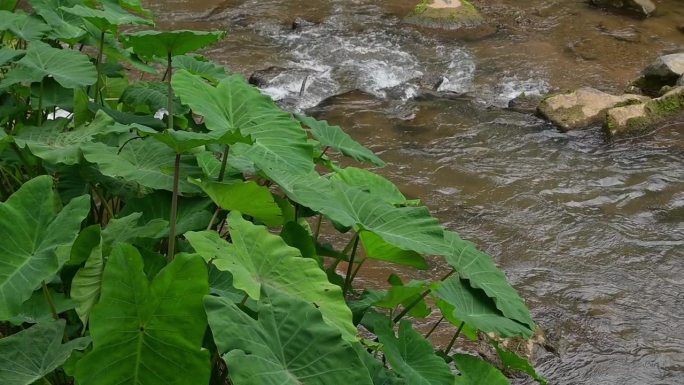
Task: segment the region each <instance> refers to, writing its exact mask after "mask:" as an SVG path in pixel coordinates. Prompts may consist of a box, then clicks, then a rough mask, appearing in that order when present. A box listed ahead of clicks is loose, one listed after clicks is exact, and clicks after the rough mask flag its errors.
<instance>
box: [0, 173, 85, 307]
mask: <svg viewBox="0 0 684 385" xmlns="http://www.w3.org/2000/svg"><path fill="white" fill-rule="evenodd" d="M89 210H90V198H89V197H88V196H81V197H78V198H76V199H73V200H72V201H71V202H69V204H67V205H66V206H65V207H64V208H63V209H62V210H61V211H60V210H59V197H58V196H57V195H56V194H55V192H54V191H53V189H52V178H50V177H49V176H40V177H37V178H34V179H32V180H30V181H28V182H26V183H24V185H23V186H21V188H20V189H19V190H18V191H17V192H16V193H14V194H13V195H12V196H10V197H9V199H8V200H7V201H6V202H4V203H0V234H2V235H3V239H4V241H3V242H0V255H2V261H3V263H2V264H0V319H3V320H4V319H8V318H10V317H12V316H13V315H16V314H17V313H18V311H19V309H20V307H21V304H22V302H24V301H26V300H27V299H29V297H31V293H33V290H34V289H36V288H37V287H38V286H39V285H40V284H41V282H43V281H45V280H50V279H51V278H52V276H53V275H54V274H55V273H56V272H57V271H58V270H59V268H60V267H61V266H62V264H63V263H64V262H65V261H66V259H67V258H68V255H69V248H70V247H71V244H72V243H73V241H74V239H75V238H76V235H77V234H78V231H79V229H80V227H81V221H82V220H83V219H84V218H85V217H86V216H87V215H88V212H89Z"/></svg>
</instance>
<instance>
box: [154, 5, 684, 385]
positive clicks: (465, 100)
mask: <svg viewBox="0 0 684 385" xmlns="http://www.w3.org/2000/svg"><path fill="white" fill-rule="evenodd" d="M413 3H414V2H412V1H399V0H396V1H391V0H385V1H370V0H337V1H335V0H331V1H319V0H307V1H274V0H258V1H257V0H248V1H245V0H241V1H238V0H225V1H218V0H197V1H178V0H167V1H162V0H155V1H154V2H152V8H153V9H154V11H155V12H156V14H157V16H158V20H159V21H160V24H161V26H162V27H168V28H171V27H173V28H194V29H213V28H216V29H225V30H228V31H230V35H229V37H228V39H226V41H224V42H223V43H222V44H220V45H219V46H217V47H214V48H212V49H211V50H209V51H208V52H207V54H208V55H209V56H211V57H212V58H213V59H215V60H217V61H219V62H222V63H224V64H226V65H228V66H230V67H231V68H232V69H233V70H235V71H239V72H242V73H244V74H246V75H248V74H250V73H251V72H252V71H254V70H256V69H262V68H266V67H269V66H272V65H277V66H283V67H293V68H300V69H301V68H303V69H307V70H308V71H311V73H312V74H313V75H312V77H311V78H310V79H309V82H310V84H309V86H308V88H306V91H305V92H304V94H302V96H301V97H299V95H297V93H298V91H299V89H300V88H301V82H302V79H297V78H296V77H294V78H287V77H285V78H284V79H283V81H282V83H281V84H279V85H277V86H275V87H274V88H273V89H269V90H265V91H266V92H268V93H269V94H271V95H273V96H274V97H276V98H288V97H289V98H293V97H294V98H295V99H296V100H295V101H294V102H293V103H294V104H293V105H292V107H293V108H300V109H305V110H307V112H309V113H310V114H313V115H314V116H316V117H319V118H325V119H328V120H330V121H331V122H333V123H335V124H339V125H341V126H343V127H345V128H346V130H347V132H349V133H350V134H351V135H352V136H353V137H354V138H356V139H357V140H359V141H360V142H362V143H364V144H366V145H368V146H369V147H371V148H373V149H374V150H375V151H376V152H378V153H379V154H380V155H381V156H382V158H383V159H385V160H386V161H387V162H388V163H389V165H388V166H387V167H386V168H384V169H381V170H377V171H378V172H379V173H381V174H383V175H385V176H387V177H389V178H390V179H392V180H393V181H395V182H396V183H397V184H398V185H399V186H400V187H401V189H402V191H404V192H405V193H406V194H407V195H409V196H411V197H420V198H421V199H423V201H424V202H425V204H427V205H428V206H429V207H430V208H431V210H432V211H433V212H434V214H435V215H436V216H438V217H439V218H440V219H441V220H442V221H443V222H444V223H445V224H446V226H448V227H449V228H451V229H454V230H456V231H458V232H460V233H461V234H462V235H463V236H464V237H467V238H469V239H471V240H473V241H475V242H476V243H477V244H478V245H480V246H481V247H482V248H483V249H484V250H486V251H487V252H489V253H490V254H491V255H493V256H494V257H495V259H496V261H497V262H498V264H499V265H500V266H501V267H502V268H503V269H504V270H505V271H506V274H507V276H508V277H509V279H510V281H511V282H512V283H513V285H514V286H515V287H516V288H517V289H518V290H519V291H520V292H521V294H522V295H523V296H524V297H525V298H526V300H527V302H528V304H529V307H530V309H531V311H532V313H533V316H534V318H535V320H536V321H537V322H538V324H539V325H540V326H541V327H542V328H543V329H544V330H545V332H546V334H547V338H548V340H549V341H550V343H551V344H552V345H554V346H555V348H556V352H555V353H549V352H545V351H539V354H538V357H537V359H536V366H537V368H538V370H539V371H540V372H541V373H542V374H543V375H545V376H547V377H548V378H549V380H550V382H551V383H553V384H621V385H643V384H672V385H675V384H677V385H681V384H684V123H682V122H677V121H674V122H672V123H670V124H668V125H663V126H662V127H661V128H660V129H659V130H658V131H657V132H656V133H655V134H653V135H651V136H648V137H645V138H640V139H638V140H623V141H615V142H609V141H607V140H606V139H605V138H604V137H603V135H602V133H601V130H600V128H599V127H592V128H590V129H588V130H582V131H575V132H570V133H560V132H558V131H557V130H555V129H554V128H553V127H551V126H549V125H548V124H546V123H544V122H543V121H540V120H538V119H537V118H535V117H534V116H532V115H529V114H522V113H516V112H512V111H507V110H506V109H503V108H501V107H502V106H505V105H506V103H507V102H508V100H510V99H511V98H512V97H514V96H516V95H517V94H519V93H521V92H527V93H545V92H548V91H549V90H554V89H571V88H576V87H579V86H585V85H587V86H593V87H596V88H600V89H603V90H606V91H613V92H619V91H620V90H622V89H624V87H625V85H626V84H627V83H628V82H629V80H630V79H632V78H633V77H635V76H636V75H637V74H638V72H639V71H640V70H641V69H642V68H643V67H644V66H645V65H647V64H648V63H649V62H651V61H653V60H654V59H655V58H656V57H657V56H658V55H660V54H664V53H671V52H677V51H684V33H682V32H680V31H678V30H677V26H680V25H682V24H684V1H681V0H670V1H667V0H662V1H656V3H657V5H658V12H657V13H656V15H654V16H653V17H651V18H648V19H645V20H642V19H635V18H631V17H629V16H627V15H618V14H614V13H610V12H606V11H602V10H598V9H595V8H592V7H590V6H589V5H587V4H586V2H584V1H570V0H564V1H561V0H558V1H522V0H491V1H484V2H479V3H478V2H476V3H478V5H479V6H480V8H481V9H482V11H483V13H484V14H485V17H486V18H487V19H488V20H490V22H491V24H492V25H493V26H494V31H496V32H495V33H493V34H490V35H487V36H482V35H480V36H475V37H469V36H454V35H451V34H444V33H438V32H434V31H421V30H417V29H415V28H412V27H410V26H407V25H404V24H402V23H401V17H402V16H403V15H405V14H406V12H408V11H409V10H410V9H411V7H412V5H413ZM296 17H302V18H304V19H307V20H310V21H314V22H317V23H320V24H318V25H317V26H314V27H312V28H310V29H306V30H303V31H300V32H293V31H291V30H290V24H291V23H292V21H293V20H294V19H295V18H296ZM432 74H437V75H440V76H444V77H445V78H446V79H447V80H448V82H447V83H446V84H444V83H443V84H442V86H441V87H442V88H443V91H453V92H454V93H455V94H458V95H460V96H458V97H456V96H454V97H450V98H425V97H423V98H416V97H415V94H416V93H417V92H418V89H419V88H420V79H421V78H423V77H426V76H429V75H432ZM352 90H357V91H352ZM358 90H360V91H358ZM338 93H342V95H341V96H336V97H332V98H329V97H330V96H332V95H335V94H338ZM324 99H327V100H326V101H325V102H324V103H323V104H322V105H319V106H316V107H313V108H311V107H312V106H314V105H316V104H317V103H319V102H320V101H322V100H324ZM444 270H445V266H443V265H440V264H439V263H434V264H433V266H432V268H431V269H430V270H429V271H427V272H420V273H419V274H414V275H413V276H414V277H416V278H421V277H423V278H424V277H431V278H437V277H440V276H442V275H443V273H444ZM390 271H397V272H399V273H402V274H403V273H406V271H405V270H403V269H399V268H397V269H394V268H393V267H388V266H386V265H379V264H378V265H374V264H368V265H366V266H365V267H364V270H363V271H362V273H361V276H360V278H359V279H361V280H363V281H364V283H366V284H369V285H378V286H379V285H382V283H383V282H382V280H383V279H384V278H385V277H386V276H387V274H388V272H390ZM434 319H435V318H434V317H433V318H431V319H430V320H434ZM426 325H427V323H426ZM446 333H447V332H446V331H441V332H440V331H438V332H437V333H435V335H434V337H433V338H434V339H435V342H436V343H437V344H440V343H444V340H445V339H448V338H449V336H448V335H447V334H446ZM518 383H526V381H525V380H521V381H519V382H518Z"/></svg>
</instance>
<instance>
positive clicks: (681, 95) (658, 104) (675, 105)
mask: <svg viewBox="0 0 684 385" xmlns="http://www.w3.org/2000/svg"><path fill="white" fill-rule="evenodd" d="M646 108H647V109H648V112H649V115H653V116H657V117H667V116H669V115H672V114H675V113H678V112H682V111H684V90H683V91H679V92H676V93H674V94H669V95H665V96H662V97H660V98H658V99H653V100H652V101H651V102H649V103H648V104H647V105H646Z"/></svg>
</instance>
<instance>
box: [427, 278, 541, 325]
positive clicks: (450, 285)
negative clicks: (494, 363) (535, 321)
mask: <svg viewBox="0 0 684 385" xmlns="http://www.w3.org/2000/svg"><path fill="white" fill-rule="evenodd" d="M433 293H434V294H435V296H437V297H438V298H440V299H442V300H444V301H446V302H447V303H449V304H451V305H453V306H454V308H455V310H454V313H453V316H454V317H456V318H458V319H460V320H463V321H465V322H466V323H467V324H469V325H471V326H473V327H475V328H477V329H480V330H482V331H483V332H494V333H497V334H498V335H500V336H502V337H513V336H523V337H530V336H531V335H532V332H533V330H532V329H530V328H529V327H528V326H527V325H525V324H522V323H520V322H517V321H515V320H513V319H510V318H507V317H506V316H504V315H503V313H501V311H500V310H499V309H497V307H496V304H495V303H494V301H493V300H492V299H491V298H490V297H488V296H487V295H486V294H485V293H484V291H482V290H481V289H475V288H472V287H470V285H468V281H466V280H464V279H461V278H460V277H458V276H452V277H449V278H447V279H446V280H445V281H444V282H442V283H441V284H438V285H437V287H436V289H435V290H433Z"/></svg>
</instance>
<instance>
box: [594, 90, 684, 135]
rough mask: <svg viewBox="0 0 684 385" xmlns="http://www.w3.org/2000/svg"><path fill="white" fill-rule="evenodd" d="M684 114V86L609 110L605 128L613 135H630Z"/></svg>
mask: <svg viewBox="0 0 684 385" xmlns="http://www.w3.org/2000/svg"><path fill="white" fill-rule="evenodd" d="M682 114H684V87H676V88H674V89H672V90H671V91H670V92H668V93H666V94H665V95H663V96H661V97H659V98H656V99H652V100H649V101H647V102H645V103H639V104H635V105H628V106H622V107H616V108H612V109H610V110H608V112H607V116H606V122H605V125H604V129H605V130H606V132H607V134H608V135H609V136H611V137H615V136H630V135H635V134H639V133H642V132H644V131H647V130H648V129H650V128H651V127H653V125H655V124H658V123H660V122H663V121H666V120H668V119H671V118H673V117H675V116H678V115H682Z"/></svg>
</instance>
